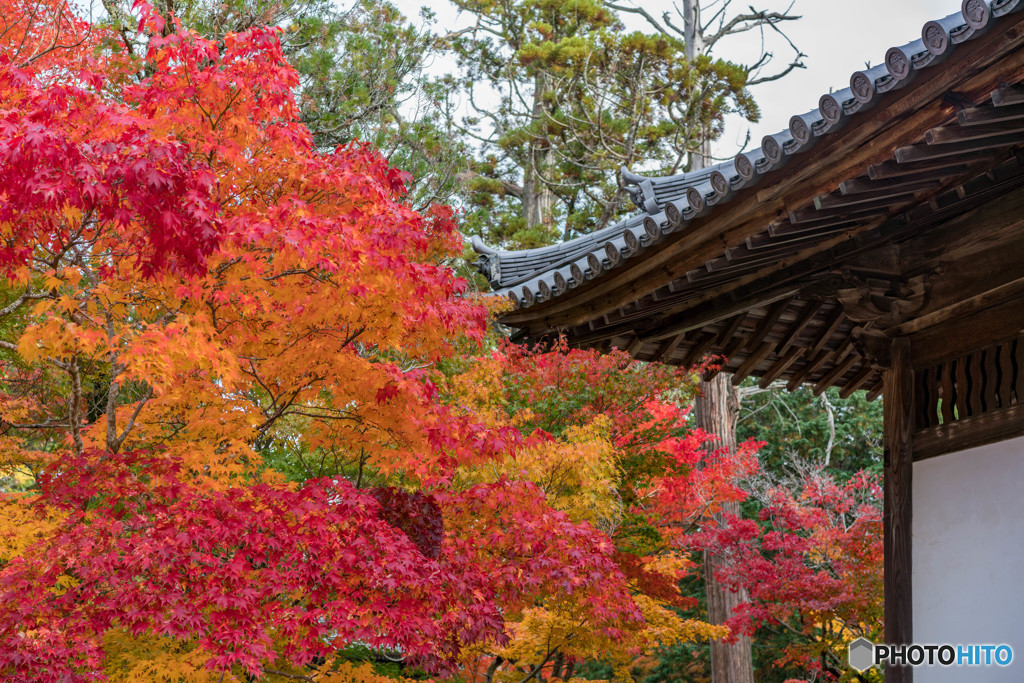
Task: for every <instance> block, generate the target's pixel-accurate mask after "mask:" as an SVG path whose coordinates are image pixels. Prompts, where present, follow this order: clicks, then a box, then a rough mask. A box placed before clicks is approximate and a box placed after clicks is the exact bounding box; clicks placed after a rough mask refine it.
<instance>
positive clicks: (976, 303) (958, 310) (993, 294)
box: [885, 278, 1024, 337]
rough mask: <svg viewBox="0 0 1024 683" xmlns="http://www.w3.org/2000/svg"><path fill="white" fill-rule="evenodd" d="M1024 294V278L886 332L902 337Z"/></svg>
mask: <svg viewBox="0 0 1024 683" xmlns="http://www.w3.org/2000/svg"><path fill="white" fill-rule="evenodd" d="M1021 296H1024V278H1019V279H1017V280H1013V281H1012V282H1007V283H1006V284H1004V285H999V286H998V287H995V288H993V289H990V290H988V291H986V292H982V293H981V294H977V295H975V296H972V297H969V298H967V299H963V300H961V301H958V302H956V303H955V304H952V305H950V306H946V307H945V308H940V309H939V310H937V311H932V312H931V313H929V314H928V315H923V316H921V317H920V318H914V319H913V320H908V321H906V322H904V323H900V324H899V325H894V326H892V327H890V328H889V329H887V330H886V331H885V333H886V334H887V335H889V336H890V337H902V336H906V335H910V334H914V333H916V332H921V331H922V330H926V329H928V328H931V327H935V326H936V325H941V324H942V323H946V322H949V321H950V320H956V319H957V318H962V317H963V316H965V315H969V314H971V313H974V312H975V311H980V310H982V309H985V308H989V307H991V306H996V305H998V304H1001V303H1003V302H1004V301H1008V300H1010V299H1018V298H1020V297H1021Z"/></svg>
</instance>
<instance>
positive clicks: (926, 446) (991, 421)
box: [914, 337, 1024, 459]
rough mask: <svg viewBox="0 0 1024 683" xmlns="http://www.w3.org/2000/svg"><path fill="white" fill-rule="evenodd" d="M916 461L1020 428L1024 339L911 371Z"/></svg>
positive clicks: (1022, 421)
mask: <svg viewBox="0 0 1024 683" xmlns="http://www.w3.org/2000/svg"><path fill="white" fill-rule="evenodd" d="M914 384H915V387H914V405H915V420H914V422H915V434H914V456H915V459H921V458H925V457H931V456H933V455H940V454H942V453H947V452H950V451H954V450H962V449H964V448H971V447H973V446H977V445H981V444H984V443H991V442H993V441H997V440H1000V439H1003V438H1009V437H1010V436H1014V435H1016V434H1017V432H1024V406H1022V398H1024V337H1018V338H1017V339H1011V340H1009V341H1005V342H1002V343H999V344H993V345H991V346H988V347H985V348H983V349H980V350H976V351H972V352H971V353H968V354H965V355H963V356H959V357H956V358H951V359H948V360H945V361H943V362H941V363H936V364H935V365H931V366H928V367H924V368H919V369H918V370H917V371H916V372H915V373H914Z"/></svg>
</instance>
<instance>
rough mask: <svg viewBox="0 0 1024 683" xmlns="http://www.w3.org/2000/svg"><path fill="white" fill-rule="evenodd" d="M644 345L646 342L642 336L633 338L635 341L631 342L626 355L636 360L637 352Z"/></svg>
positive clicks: (626, 349)
mask: <svg viewBox="0 0 1024 683" xmlns="http://www.w3.org/2000/svg"><path fill="white" fill-rule="evenodd" d="M643 345H644V340H643V338H642V337H640V336H636V337H633V340H632V341H630V342H629V344H628V345H627V346H626V348H625V349H623V350H624V351H625V352H626V353H628V354H629V357H630V358H636V354H637V352H638V351H639V350H640V348H641V347H642V346H643Z"/></svg>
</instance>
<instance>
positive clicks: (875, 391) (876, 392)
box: [866, 377, 885, 402]
mask: <svg viewBox="0 0 1024 683" xmlns="http://www.w3.org/2000/svg"><path fill="white" fill-rule="evenodd" d="M884 388H885V382H883V381H882V378H881V377H879V378H878V381H877V382H875V384H873V385H872V386H870V387H868V395H867V397H866V398H867V399H868V401H869V402H870V401H874V400H875V399H876V398H878V397H879V396H881V395H882V390H883V389H884Z"/></svg>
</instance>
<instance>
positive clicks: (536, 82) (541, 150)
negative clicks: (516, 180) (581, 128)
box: [523, 73, 555, 228]
mask: <svg viewBox="0 0 1024 683" xmlns="http://www.w3.org/2000/svg"><path fill="white" fill-rule="evenodd" d="M547 89H548V81H547V77H546V75H545V74H543V73H538V74H537V75H536V76H535V77H534V79H533V118H534V121H535V122H536V123H537V124H538V125H543V124H544V122H545V121H544V119H545V118H546V117H547V113H548V112H547V108H546V107H547V105H545V103H544V95H545V93H546V92H547ZM548 144H549V143H548V142H547V141H546V140H543V139H535V140H534V141H533V142H532V143H531V144H530V149H529V158H528V159H527V160H526V162H527V163H526V169H525V171H524V173H523V220H524V221H526V227H528V228H532V227H533V226H535V225H542V224H544V223H546V222H548V221H550V220H551V215H552V213H553V211H554V208H555V194H554V193H553V192H552V191H551V190H550V188H548V186H547V185H546V184H545V183H544V180H543V178H542V176H543V175H546V174H547V173H550V168H551V166H552V163H553V161H554V154H553V152H552V151H551V149H549V148H548Z"/></svg>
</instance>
